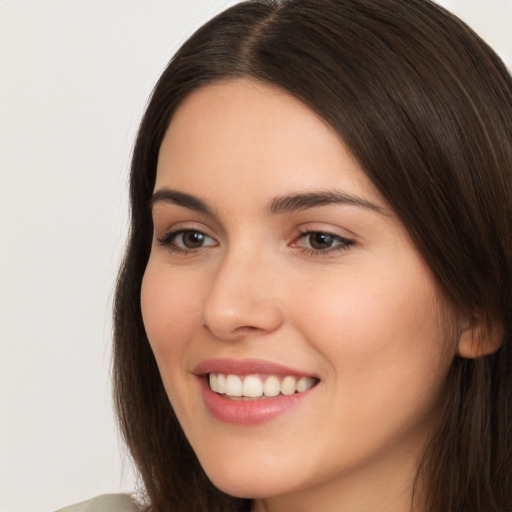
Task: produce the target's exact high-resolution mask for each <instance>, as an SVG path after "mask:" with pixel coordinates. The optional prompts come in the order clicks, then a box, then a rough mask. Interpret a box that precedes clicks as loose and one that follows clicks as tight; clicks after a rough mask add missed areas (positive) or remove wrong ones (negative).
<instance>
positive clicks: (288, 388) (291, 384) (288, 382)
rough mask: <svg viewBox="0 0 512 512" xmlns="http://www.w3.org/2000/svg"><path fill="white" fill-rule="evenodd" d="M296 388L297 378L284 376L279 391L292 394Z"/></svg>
mask: <svg viewBox="0 0 512 512" xmlns="http://www.w3.org/2000/svg"><path fill="white" fill-rule="evenodd" d="M296 389H297V379H296V378H295V377H285V378H284V379H283V382H281V393H283V395H293V393H295V390H296Z"/></svg>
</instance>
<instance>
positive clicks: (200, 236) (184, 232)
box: [158, 229, 217, 251]
mask: <svg viewBox="0 0 512 512" xmlns="http://www.w3.org/2000/svg"><path fill="white" fill-rule="evenodd" d="M158 243H159V244H160V245H163V246H168V247H169V248H170V249H172V250H176V251H190V250H194V249H202V248H203V247H209V246H214V245H217V242H216V241H215V240H214V239H213V238H211V237H209V236H208V235H206V234H205V233H203V232H202V231H196V230H194V229H180V230H178V231H171V232H169V233H167V234H166V235H165V236H164V237H163V238H158Z"/></svg>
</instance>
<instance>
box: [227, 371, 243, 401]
mask: <svg viewBox="0 0 512 512" xmlns="http://www.w3.org/2000/svg"><path fill="white" fill-rule="evenodd" d="M226 395H229V396H242V379H240V377H238V376H236V375H228V376H226Z"/></svg>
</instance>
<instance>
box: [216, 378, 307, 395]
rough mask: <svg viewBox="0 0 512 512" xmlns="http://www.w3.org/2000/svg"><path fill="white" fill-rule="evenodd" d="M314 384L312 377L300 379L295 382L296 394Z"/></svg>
mask: <svg viewBox="0 0 512 512" xmlns="http://www.w3.org/2000/svg"><path fill="white" fill-rule="evenodd" d="M219 377H220V375H219ZM314 384H315V379H313V377H301V378H300V379H299V380H298V381H297V392H298V393H302V392H303V391H306V389H309V388H312V387H313V386H314Z"/></svg>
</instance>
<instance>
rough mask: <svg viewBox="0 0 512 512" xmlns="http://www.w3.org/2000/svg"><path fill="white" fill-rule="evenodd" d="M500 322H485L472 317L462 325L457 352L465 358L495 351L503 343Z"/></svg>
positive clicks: (474, 357)
mask: <svg viewBox="0 0 512 512" xmlns="http://www.w3.org/2000/svg"><path fill="white" fill-rule="evenodd" d="M503 334H504V332H503V325H502V324H501V322H497V321H495V322H486V321H485V320H484V319H483V318H481V317H479V318H472V319H471V321H470V322H466V324H465V325H463V326H462V329H461V331H460V334H459V341H458V344H457V354H458V355H459V356H460V357H464V358H466V359H477V358H479V357H482V356H487V355H489V354H492V353H493V352H496V351H497V350H498V349H499V348H500V347H501V344H502V343H503Z"/></svg>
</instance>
